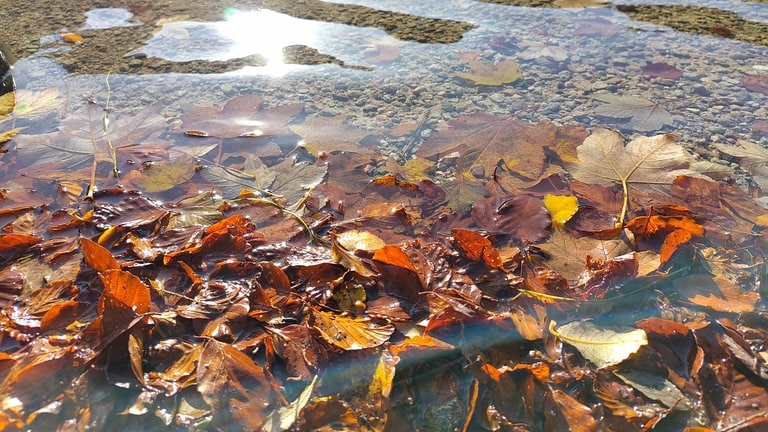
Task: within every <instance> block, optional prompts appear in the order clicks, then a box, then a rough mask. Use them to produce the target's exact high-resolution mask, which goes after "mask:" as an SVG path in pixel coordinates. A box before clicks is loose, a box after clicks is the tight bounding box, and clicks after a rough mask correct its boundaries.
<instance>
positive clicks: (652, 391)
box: [614, 370, 692, 411]
mask: <svg viewBox="0 0 768 432" xmlns="http://www.w3.org/2000/svg"><path fill="white" fill-rule="evenodd" d="M614 375H616V376H617V377H619V378H621V380H622V381H624V382H625V383H627V384H629V385H630V386H632V387H633V388H634V389H636V390H637V391H639V392H640V393H642V394H644V395H645V396H646V397H648V398H649V399H653V400H657V401H659V402H661V403H662V404H664V406H666V407H669V408H674V409H676V410H684V411H687V410H690V409H691V408H692V404H691V401H690V400H689V399H688V398H687V397H686V396H685V395H684V394H683V392H681V391H680V389H678V388H677V387H676V386H675V385H674V384H672V383H671V382H670V381H669V380H667V379H665V378H664V377H662V376H659V375H656V374H652V373H649V372H645V371H639V370H638V371H626V372H614Z"/></svg>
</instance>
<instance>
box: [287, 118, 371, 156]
mask: <svg viewBox="0 0 768 432" xmlns="http://www.w3.org/2000/svg"><path fill="white" fill-rule="evenodd" d="M288 127H289V128H290V129H291V130H292V131H293V132H294V133H295V134H297V135H299V136H300V137H302V138H303V140H302V142H301V145H302V146H303V147H304V148H306V149H307V151H309V152H310V153H312V154H313V155H315V156H317V155H318V154H319V153H320V152H328V153H330V152H334V151H346V152H352V153H366V154H368V153H371V151H370V150H368V149H365V148H364V147H363V146H362V145H361V144H360V141H361V140H362V139H363V138H365V137H366V136H368V135H371V134H372V133H374V131H369V130H365V129H360V128H358V127H355V126H352V125H350V124H349V123H348V122H347V121H346V117H345V116H343V115H337V116H334V117H321V116H315V117H310V118H308V119H306V120H304V121H303V122H302V123H299V124H296V125H289V126H288Z"/></svg>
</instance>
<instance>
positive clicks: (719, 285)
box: [675, 274, 760, 313]
mask: <svg viewBox="0 0 768 432" xmlns="http://www.w3.org/2000/svg"><path fill="white" fill-rule="evenodd" d="M675 288H677V292H678V294H679V295H681V296H682V297H683V298H685V299H687V300H688V301H689V302H691V303H693V304H695V305H699V306H704V307H706V308H709V309H712V310H716V311H720V312H731V313H744V312H751V311H752V310H754V308H755V304H756V303H757V301H758V300H759V298H760V297H759V296H758V294H757V293H755V292H752V291H742V289H741V287H740V286H739V285H738V284H736V283H734V282H732V281H730V280H728V279H726V278H724V277H721V276H715V277H712V276H709V275H703V274H693V275H689V276H685V277H682V278H680V279H677V280H676V281H675Z"/></svg>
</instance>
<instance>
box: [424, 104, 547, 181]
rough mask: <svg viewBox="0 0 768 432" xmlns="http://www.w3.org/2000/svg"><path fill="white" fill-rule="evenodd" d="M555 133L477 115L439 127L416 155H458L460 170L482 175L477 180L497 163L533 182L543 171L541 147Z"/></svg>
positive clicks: (543, 128) (427, 156)
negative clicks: (460, 162)
mask: <svg viewBox="0 0 768 432" xmlns="http://www.w3.org/2000/svg"><path fill="white" fill-rule="evenodd" d="M556 130H557V127H556V126H554V125H553V124H551V123H542V124H539V125H534V124H530V123H526V122H523V121H520V120H516V119H514V118H513V117H497V116H493V115H489V114H484V113H477V114H472V115H469V116H466V117H460V118H458V119H455V120H450V121H448V122H446V123H444V124H442V125H440V126H439V130H438V132H437V133H436V134H434V135H432V136H431V137H429V139H427V140H426V141H425V142H424V144H422V145H421V147H420V148H419V150H418V151H417V153H416V154H417V155H419V156H422V157H424V158H427V159H436V158H440V157H445V156H447V155H450V154H453V153H458V154H459V155H460V158H461V161H462V167H463V168H462V169H463V170H465V171H467V172H470V173H482V176H481V178H482V177H488V176H490V175H491V174H492V173H493V171H494V169H496V166H497V165H498V164H500V163H501V164H503V165H504V166H505V167H506V169H507V170H509V171H510V172H512V173H514V174H516V175H518V176H521V177H524V178H527V179H536V178H539V176H540V175H541V173H542V172H543V171H544V165H545V159H546V157H545V154H544V147H545V146H547V145H550V144H551V145H554V144H555V143H554V135H555V132H556ZM473 175H475V174H473Z"/></svg>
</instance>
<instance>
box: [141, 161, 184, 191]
mask: <svg viewBox="0 0 768 432" xmlns="http://www.w3.org/2000/svg"><path fill="white" fill-rule="evenodd" d="M195 172H197V170H196V166H195V161H194V160H192V158H190V157H181V158H178V159H175V160H173V161H167V162H166V161H161V162H155V163H153V164H151V165H149V168H148V169H147V170H146V171H145V172H142V173H141V174H139V176H138V177H136V178H133V183H134V184H136V185H137V186H138V187H139V188H141V189H142V190H144V191H146V192H150V193H155V192H164V191H167V190H170V189H172V188H174V187H176V186H179V185H181V184H183V183H185V182H187V181H188V180H190V179H191V178H192V177H194V175H195Z"/></svg>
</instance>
